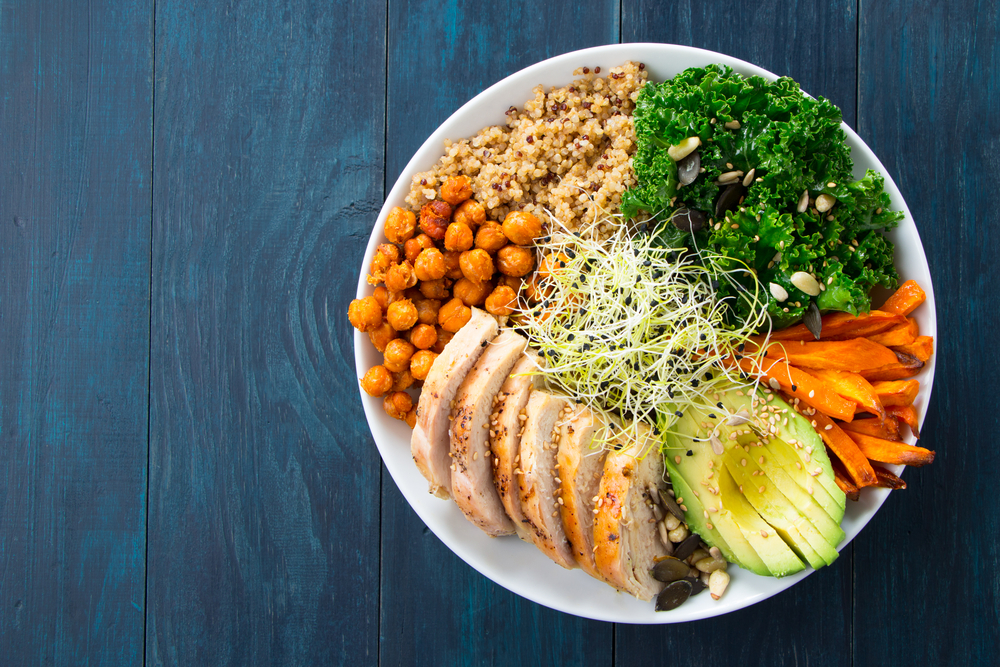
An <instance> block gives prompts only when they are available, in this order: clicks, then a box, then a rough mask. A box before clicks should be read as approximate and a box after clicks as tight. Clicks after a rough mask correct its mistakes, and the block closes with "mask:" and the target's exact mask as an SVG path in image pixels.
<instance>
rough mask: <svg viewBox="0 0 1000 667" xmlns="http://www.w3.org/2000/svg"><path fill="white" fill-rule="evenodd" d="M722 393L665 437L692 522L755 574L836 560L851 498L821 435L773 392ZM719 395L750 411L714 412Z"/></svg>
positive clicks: (725, 404) (732, 407)
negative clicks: (724, 414) (839, 482)
mask: <svg viewBox="0 0 1000 667" xmlns="http://www.w3.org/2000/svg"><path fill="white" fill-rule="evenodd" d="M717 401H718V402H716V403H714V404H710V403H705V405H703V406H693V407H690V408H689V409H688V410H687V411H686V413H685V414H684V416H683V417H682V418H681V419H679V420H678V421H677V422H676V423H675V424H674V425H673V427H672V428H671V429H670V432H669V433H667V434H666V436H665V438H664V459H665V460H666V462H667V467H668V471H669V473H670V478H671V481H672V483H673V485H674V489H675V490H676V491H677V493H678V495H683V497H684V499H685V505H686V507H687V511H686V512H685V520H686V521H687V522H688V523H689V524H690V525H691V527H692V529H693V530H695V531H697V532H698V534H699V535H701V537H702V539H703V540H704V541H705V542H706V543H707V544H709V545H712V546H716V547H718V548H719V549H720V550H721V551H722V553H723V554H724V555H725V557H726V559H727V560H730V561H732V562H735V563H737V564H739V565H741V566H742V567H744V568H746V569H748V570H750V571H752V572H754V573H756V574H761V575H773V576H775V577H783V576H787V575H790V574H794V573H795V572H799V571H801V570H802V569H804V568H805V566H806V564H807V563H808V564H809V565H810V566H812V567H813V568H819V567H822V566H823V565H829V564H831V563H833V561H834V560H836V558H837V545H838V544H840V542H841V541H842V540H843V539H844V531H843V530H842V529H841V528H840V521H841V519H842V518H843V516H844V509H845V507H846V498H845V496H844V493H843V492H842V491H841V490H840V488H839V487H838V486H837V484H836V481H835V479H834V474H833V469H832V467H831V465H830V461H829V459H828V458H827V456H826V451H825V448H824V446H823V441H822V440H821V439H820V438H819V436H818V435H817V434H816V432H815V430H813V429H812V427H811V425H810V424H809V422H808V421H806V420H805V419H804V418H802V417H801V416H800V415H798V413H796V412H795V410H793V409H792V408H791V407H790V406H789V405H787V404H786V403H785V402H784V401H782V400H780V399H778V398H777V397H776V396H774V395H773V394H770V392H766V390H765V391H762V392H757V393H753V392H748V393H747V394H745V395H744V394H743V392H736V391H729V392H725V393H723V394H720V395H718V396H717ZM719 403H721V404H722V408H723V409H724V410H725V411H726V412H728V413H729V414H731V415H735V414H737V413H740V412H741V411H743V414H749V415H752V417H751V419H750V420H749V421H747V420H745V419H730V420H725V419H720V418H717V415H716V414H715V413H713V410H714V411H716V412H717V411H718V409H719ZM709 415H712V416H711V417H709ZM719 443H721V444H722V448H721V453H717V452H718V450H719V447H718V444H719ZM713 444H715V448H713ZM678 455H680V456H678Z"/></svg>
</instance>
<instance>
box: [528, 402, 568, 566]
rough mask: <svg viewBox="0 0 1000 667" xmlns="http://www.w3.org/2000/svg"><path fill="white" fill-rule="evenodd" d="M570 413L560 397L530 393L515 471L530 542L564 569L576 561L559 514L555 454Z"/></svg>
mask: <svg viewBox="0 0 1000 667" xmlns="http://www.w3.org/2000/svg"><path fill="white" fill-rule="evenodd" d="M569 410H571V408H570V407H569V402H568V401H567V400H566V399H565V398H562V397H561V396H554V395H552V394H550V393H548V392H546V391H543V390H540V389H536V390H535V391H533V392H531V396H530V397H529V398H528V405H527V406H526V407H525V415H526V417H527V419H526V420H525V422H524V432H523V434H522V435H521V446H520V452H521V454H520V455H521V460H520V463H519V464H518V467H517V468H515V469H514V474H515V478H516V479H517V481H518V493H519V494H520V498H521V509H522V510H523V511H524V518H525V519H526V521H527V525H528V527H529V529H530V532H529V537H530V538H531V541H532V542H534V543H535V546H537V547H538V548H539V549H541V550H542V551H543V552H544V553H545V555H546V556H548V557H549V558H551V559H552V560H553V561H555V562H556V563H558V564H559V565H562V566H563V567H565V568H567V569H569V568H574V567H576V560H575V559H574V558H573V551H572V549H571V548H570V545H569V540H568V539H566V531H565V530H564V529H563V525H562V518H561V516H560V513H559V503H558V498H557V491H558V489H559V483H558V482H556V477H557V473H558V472H559V471H558V469H557V468H556V453H557V452H558V449H559V438H560V436H561V434H560V428H559V427H560V423H559V422H560V420H562V419H567V418H568V417H569V413H568V411H569Z"/></svg>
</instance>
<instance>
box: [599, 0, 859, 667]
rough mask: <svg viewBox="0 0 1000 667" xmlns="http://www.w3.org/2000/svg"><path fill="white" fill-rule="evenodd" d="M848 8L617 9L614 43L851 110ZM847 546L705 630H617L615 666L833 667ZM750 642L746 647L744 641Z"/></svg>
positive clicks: (636, 1)
mask: <svg viewBox="0 0 1000 667" xmlns="http://www.w3.org/2000/svg"><path fill="white" fill-rule="evenodd" d="M856 35H857V24H856V12H855V3H854V2H853V0H851V1H850V2H848V1H846V0H840V1H839V2H836V3H826V4H823V3H812V4H809V3H795V2H789V1H786V0H782V1H772V2H766V3H740V2H733V1H727V2H722V3H694V2H679V3H673V4H663V3H657V2H653V1H650V0H632V1H627V2H624V3H623V6H622V36H623V40H624V41H642V42H647V41H650V42H666V43H676V44H687V45H690V46H695V47H699V48H705V49H710V50H713V51H719V52H722V53H726V54H728V55H732V56H735V57H738V58H742V59H744V60H747V61H749V62H752V63H754V64H757V65H760V66H761V67H764V68H767V69H769V70H771V71H772V72H775V73H777V74H780V75H787V76H791V77H792V78H794V79H795V80H796V81H798V82H799V83H800V84H801V85H802V88H803V89H804V90H805V91H806V92H808V93H810V94H812V95H817V96H819V95H821V96H823V97H827V98H829V99H830V100H832V101H833V102H834V103H836V104H838V105H839V106H840V107H841V109H842V111H843V114H844V119H845V120H846V121H847V122H848V124H853V123H854V119H855V114H854V111H855V104H856V93H855V90H856V88H855V86H856V50H855V46H856ZM852 550H853V547H852V546H850V545H849V546H848V547H846V548H845V549H844V551H843V552H842V554H841V557H840V559H839V560H838V561H837V562H836V563H834V565H833V566H832V567H830V568H825V569H824V570H821V571H819V572H817V573H816V574H814V575H812V576H810V577H809V578H808V579H806V580H805V581H804V582H802V583H800V584H797V585H796V586H795V587H793V588H792V589H791V590H789V591H786V592H784V593H781V594H779V595H778V596H776V597H775V598H772V599H770V600H767V601H765V602H763V603H760V604H757V605H754V606H753V607H751V608H750V609H747V610H744V611H740V612H736V613H733V614H730V615H727V616H724V617H722V618H720V619H717V620H713V621H712V622H710V623H695V624H689V625H684V626H680V627H677V628H670V629H663V630H662V631H660V632H655V633H654V632H649V631H646V630H644V629H642V628H636V627H634V626H618V628H617V632H616V643H615V664H618V665H629V667H634V666H637V665H647V664H648V665H652V664H661V663H662V662H663V660H664V656H669V660H670V661H671V662H676V663H677V664H723V663H725V662H728V661H732V660H733V659H734V658H735V657H737V656H738V657H739V660H740V661H741V662H746V663H747V664H759V665H785V664H799V663H801V662H803V661H804V662H807V663H808V664H810V665H838V666H839V665H843V664H845V661H846V659H847V656H848V655H849V653H850V649H851V632H852V627H851V615H850V610H851V602H852V598H851V587H850V583H851V575H852V567H851V565H852V560H853V559H852ZM748 638H752V640H750V639H748Z"/></svg>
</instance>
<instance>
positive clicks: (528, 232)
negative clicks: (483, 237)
mask: <svg viewBox="0 0 1000 667" xmlns="http://www.w3.org/2000/svg"><path fill="white" fill-rule="evenodd" d="M503 234H504V236H506V237H507V238H509V239H510V242H511V243H513V244H514V245H530V244H531V243H533V242H534V241H535V239H536V238H538V237H539V236H541V235H542V221H541V220H539V219H538V217H537V216H535V215H533V214H531V213H528V212H527V211H511V212H510V213H508V214H507V217H506V218H504V219H503Z"/></svg>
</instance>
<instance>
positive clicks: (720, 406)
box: [716, 401, 725, 410]
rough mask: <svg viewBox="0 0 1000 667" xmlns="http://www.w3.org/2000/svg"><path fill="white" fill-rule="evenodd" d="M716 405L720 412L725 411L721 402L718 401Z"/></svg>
mask: <svg viewBox="0 0 1000 667" xmlns="http://www.w3.org/2000/svg"><path fill="white" fill-rule="evenodd" d="M716 405H718V406H719V409H720V410H725V408H724V407H722V401H719V402H718V403H716Z"/></svg>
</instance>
